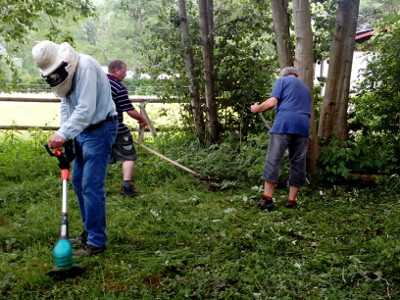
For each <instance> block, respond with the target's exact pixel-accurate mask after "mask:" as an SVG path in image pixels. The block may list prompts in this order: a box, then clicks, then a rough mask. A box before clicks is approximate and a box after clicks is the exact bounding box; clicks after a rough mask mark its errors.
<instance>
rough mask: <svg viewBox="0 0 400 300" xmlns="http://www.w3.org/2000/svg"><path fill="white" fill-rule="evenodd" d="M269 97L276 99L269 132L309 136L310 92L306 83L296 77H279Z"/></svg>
mask: <svg viewBox="0 0 400 300" xmlns="http://www.w3.org/2000/svg"><path fill="white" fill-rule="evenodd" d="M270 97H275V98H277V99H278V105H277V106H276V118H275V121H274V124H273V125H272V128H271V133H278V134H279V133H281V134H298V135H301V136H309V134H310V105H311V93H310V89H309V88H308V87H307V85H306V84H305V83H304V82H302V81H301V80H300V79H298V78H297V77H293V76H285V77H281V78H279V79H278V80H277V81H276V82H275V84H274V88H273V90H272V92H271V95H270Z"/></svg>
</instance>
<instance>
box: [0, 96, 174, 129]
mask: <svg viewBox="0 0 400 300" xmlns="http://www.w3.org/2000/svg"><path fill="white" fill-rule="evenodd" d="M129 99H130V100H131V102H132V103H140V104H141V105H140V112H141V114H142V115H143V116H144V117H145V118H146V119H147V122H148V124H149V127H148V128H146V131H150V132H152V134H153V135H154V136H155V135H156V131H157V130H158V129H156V128H154V127H153V125H152V123H151V120H150V119H149V118H148V115H147V112H146V108H145V106H146V103H164V102H163V101H162V100H161V99H160V98H158V97H156V96H130V97H129ZM2 101H4V102H37V103H59V102H60V99H59V98H57V97H55V96H42V95H26V96H25V95H24V96H22V95H11V94H6V95H0V102H2ZM180 102H181V101H179V100H176V101H174V102H169V103H180ZM31 128H40V129H42V130H58V129H59V127H57V126H37V125H33V126H31V125H0V130H9V129H16V130H28V129H31ZM133 130H139V128H135V129H133Z"/></svg>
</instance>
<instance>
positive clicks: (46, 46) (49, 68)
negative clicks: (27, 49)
mask: <svg viewBox="0 0 400 300" xmlns="http://www.w3.org/2000/svg"><path fill="white" fill-rule="evenodd" d="M59 48H60V45H58V44H56V43H54V42H52V41H40V42H38V43H37V44H36V45H35V46H34V47H33V48H32V57H33V59H34V60H35V61H36V64H37V66H38V67H39V69H40V72H41V73H42V76H43V77H46V76H48V75H50V74H51V73H53V72H54V71H55V70H57V68H58V67H59V66H60V65H61V64H62V62H63V60H62V59H61V58H60V57H59V55H58V50H59Z"/></svg>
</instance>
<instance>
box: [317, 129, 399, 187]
mask: <svg viewBox="0 0 400 300" xmlns="http://www.w3.org/2000/svg"><path fill="white" fill-rule="evenodd" d="M383 141H384V138H383V137H382V136H359V137H358V139H357V140H348V141H339V140H337V139H332V141H331V142H330V144H329V145H328V146H325V147H322V148H321V155H320V157H319V163H320V168H319V174H320V175H321V177H322V179H323V180H324V181H327V182H329V183H343V181H344V180H349V179H352V178H353V177H352V174H354V173H357V174H379V175H391V174H393V173H395V172H398V169H399V168H398V165H397V161H398V160H397V158H396V155H395V151H394V149H393V148H391V147H390V146H388V144H386V143H384V142H383Z"/></svg>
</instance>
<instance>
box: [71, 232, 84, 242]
mask: <svg viewBox="0 0 400 300" xmlns="http://www.w3.org/2000/svg"><path fill="white" fill-rule="evenodd" d="M87 238H88V233H87V232H86V231H83V232H82V233H81V234H80V235H79V236H78V237H77V238H76V239H69V242H70V243H71V244H77V243H82V244H86V242H87Z"/></svg>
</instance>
